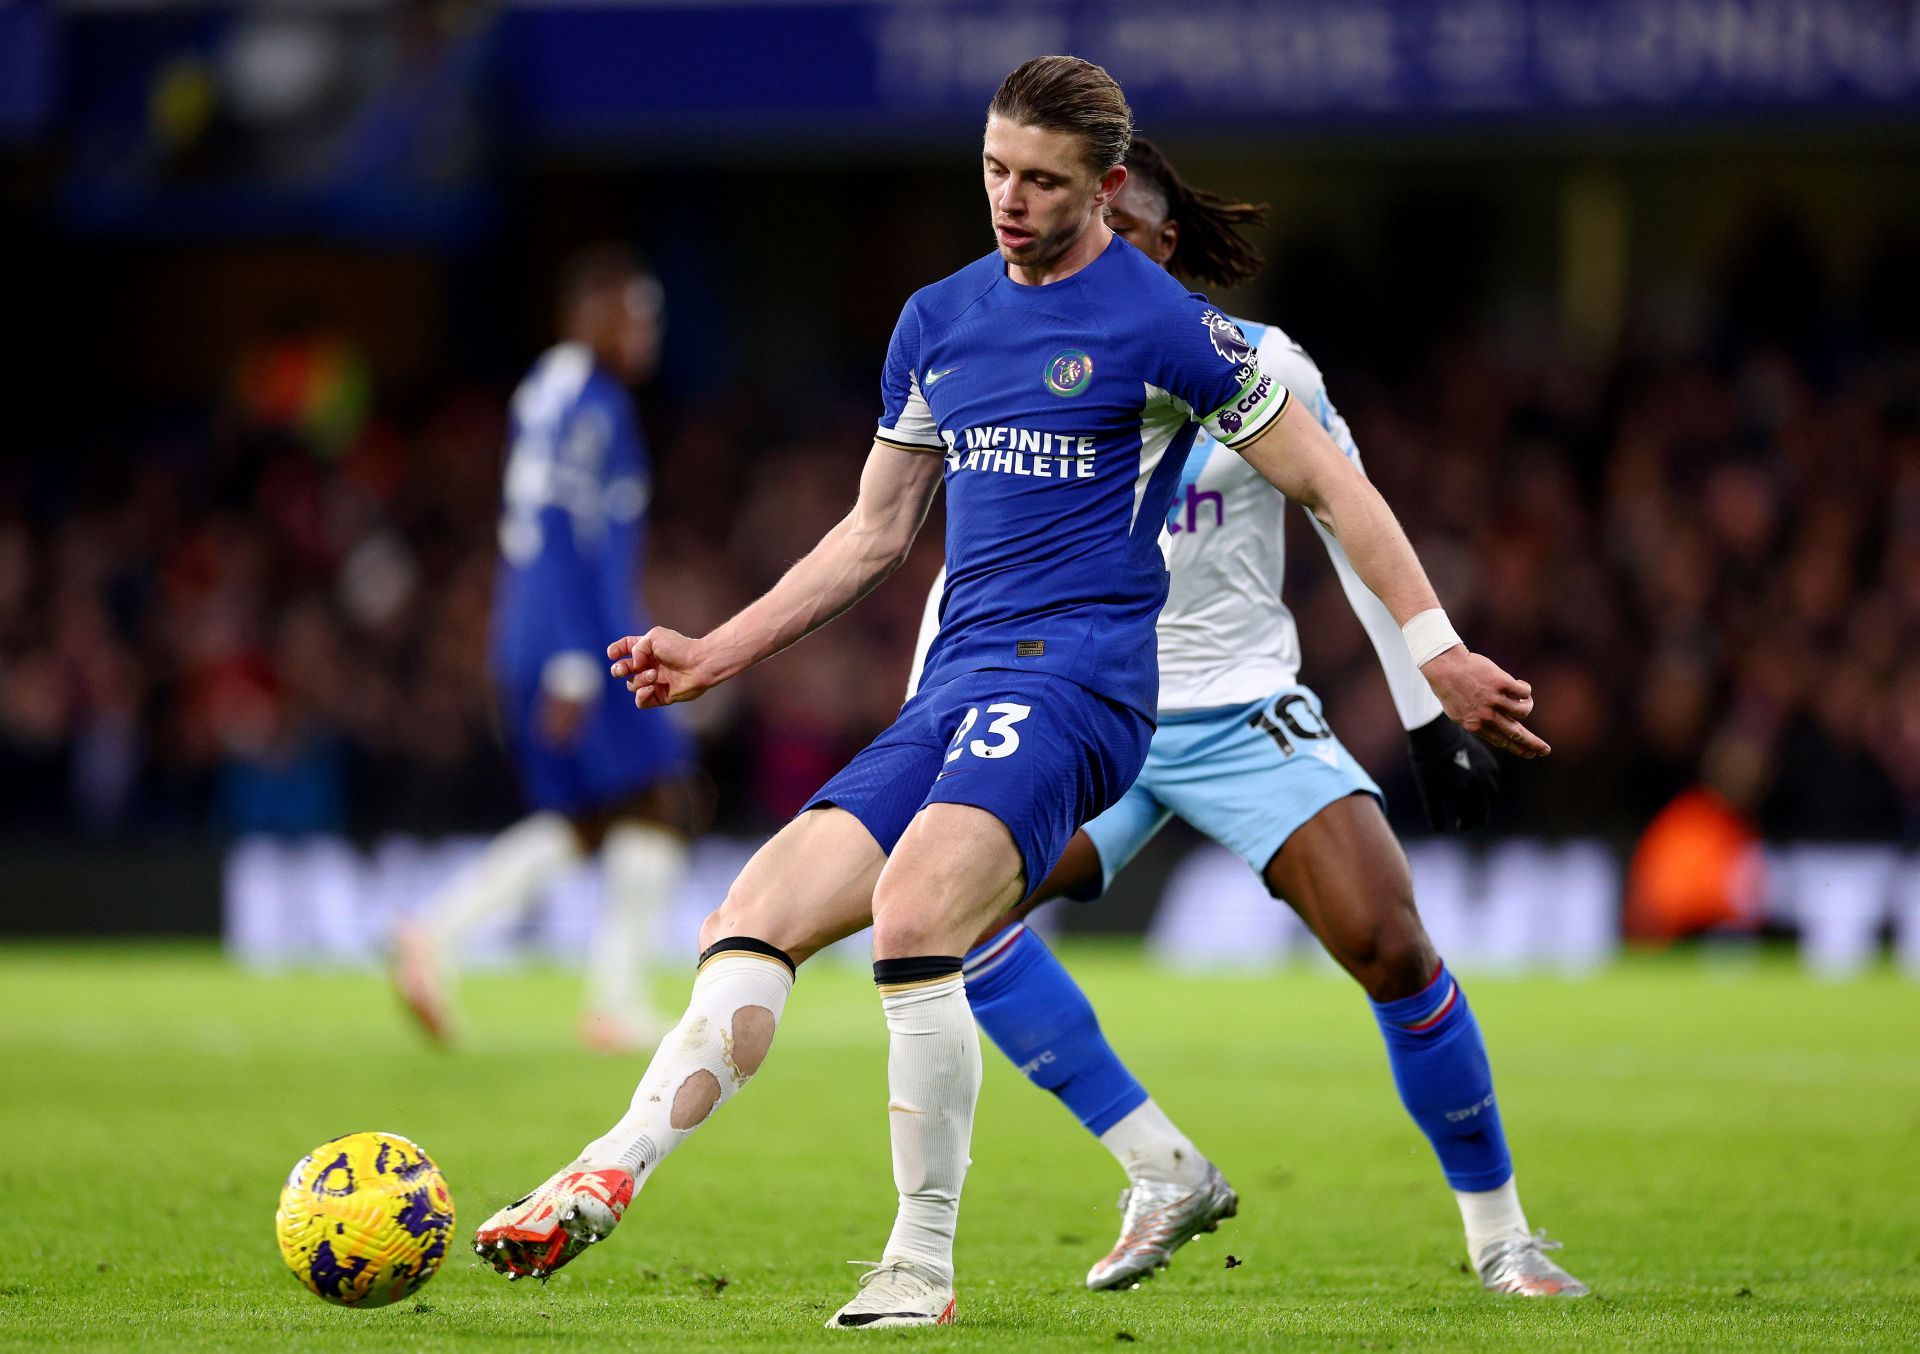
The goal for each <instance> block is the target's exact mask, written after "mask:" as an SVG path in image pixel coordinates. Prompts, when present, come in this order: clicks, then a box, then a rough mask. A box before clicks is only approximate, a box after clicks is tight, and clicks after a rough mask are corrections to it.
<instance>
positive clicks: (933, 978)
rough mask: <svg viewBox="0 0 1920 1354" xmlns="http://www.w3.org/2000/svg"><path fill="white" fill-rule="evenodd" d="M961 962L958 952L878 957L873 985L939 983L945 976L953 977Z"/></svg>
mask: <svg viewBox="0 0 1920 1354" xmlns="http://www.w3.org/2000/svg"><path fill="white" fill-rule="evenodd" d="M960 962H961V956H959V955H957V954H922V955H916V956H914V957H913V958H911V959H876V960H874V961H873V985H874V986H875V987H878V988H881V989H885V988H889V987H916V986H918V985H919V984H921V983H937V982H939V981H940V980H941V979H943V978H951V977H953V976H954V975H955V974H957V973H959V972H960Z"/></svg>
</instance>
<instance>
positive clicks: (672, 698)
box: [607, 625, 718, 710]
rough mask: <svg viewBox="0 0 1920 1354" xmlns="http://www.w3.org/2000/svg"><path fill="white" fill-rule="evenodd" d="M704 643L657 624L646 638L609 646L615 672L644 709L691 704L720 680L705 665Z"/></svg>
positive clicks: (636, 637) (627, 639)
mask: <svg viewBox="0 0 1920 1354" xmlns="http://www.w3.org/2000/svg"><path fill="white" fill-rule="evenodd" d="M701 647H702V646H701V642H700V641H699V640H697V639H689V638H688V637H687V636H685V635H683V634H681V633H680V632H679V631H678V630H669V629H667V628H666V627H665V626H660V625H656V626H654V627H653V629H651V630H649V631H647V633H646V634H644V635H627V636H625V637H623V638H621V639H616V640H615V641H614V642H613V643H611V644H609V645H608V646H607V657H608V658H610V659H612V660H613V667H612V669H611V670H612V672H613V675H614V676H615V677H618V678H620V679H621V680H623V681H624V682H626V684H627V690H629V691H631V692H632V693H633V703H634V704H635V705H636V706H638V707H639V708H640V709H642V710H650V709H652V708H653V707H654V706H656V705H673V704H676V703H678V702H680V701H690V700H692V699H693V698H694V697H696V696H698V695H700V694H701V693H702V692H704V691H705V690H706V689H707V688H708V687H710V686H712V685H713V684H714V682H715V681H717V680H718V678H716V677H714V676H711V675H709V674H708V672H707V670H706V668H705V666H704V665H703V664H702V662H701V659H702V657H703V655H702V652H701Z"/></svg>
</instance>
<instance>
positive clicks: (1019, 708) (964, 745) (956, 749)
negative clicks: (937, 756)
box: [947, 701, 1033, 762]
mask: <svg viewBox="0 0 1920 1354" xmlns="http://www.w3.org/2000/svg"><path fill="white" fill-rule="evenodd" d="M1032 713H1033V707H1032V706H1031V705H1021V704H1020V703H1019V702H1017V701H996V702H994V703H993V704H992V705H989V706H988V707H987V714H988V715H989V716H992V718H990V719H988V721H987V727H986V730H985V733H986V735H987V736H986V737H984V738H976V739H974V740H973V741H972V742H968V741H967V735H968V734H969V733H971V732H972V731H973V726H974V724H975V723H977V722H978V721H979V719H980V707H979V706H977V705H975V706H969V707H968V708H967V713H966V714H965V715H964V716H962V717H961V720H960V727H959V728H958V729H956V730H955V731H954V734H953V741H952V742H951V743H949V744H947V747H948V749H949V750H948V752H947V761H949V762H952V761H956V760H958V759H959V757H960V754H961V753H963V752H971V753H972V754H973V755H974V756H976V757H984V758H985V759H986V760H988V761H990V762H991V761H998V760H999V759H1000V758H1002V757H1011V756H1012V755H1013V754H1014V753H1016V752H1018V751H1019V750H1020V731H1019V730H1018V729H1016V728H1014V727H1013V726H1014V725H1016V724H1018V723H1019V722H1020V721H1021V720H1023V719H1025V718H1026V717H1027V716H1028V715H1030V714H1032ZM989 738H991V739H993V740H994V741H992V742H989V741H988V739H989Z"/></svg>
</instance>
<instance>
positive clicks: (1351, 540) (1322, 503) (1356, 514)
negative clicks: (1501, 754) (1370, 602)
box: [1234, 401, 1550, 757]
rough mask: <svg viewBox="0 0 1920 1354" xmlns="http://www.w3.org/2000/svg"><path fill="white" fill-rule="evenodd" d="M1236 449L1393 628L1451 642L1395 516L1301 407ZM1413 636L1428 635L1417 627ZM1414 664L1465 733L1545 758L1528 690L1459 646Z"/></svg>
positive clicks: (1520, 753) (1295, 406)
mask: <svg viewBox="0 0 1920 1354" xmlns="http://www.w3.org/2000/svg"><path fill="white" fill-rule="evenodd" d="M1234 449H1235V450H1236V451H1238V452H1239V453H1240V454H1241V455H1242V456H1244V457H1245V458H1246V459H1247V462H1248V464H1250V465H1251V466H1253V468H1254V469H1255V470H1258V471H1259V472H1260V473H1261V474H1262V475H1264V476H1265V477H1266V478H1267V480H1268V481H1269V482H1270V483H1271V484H1272V485H1273V487H1274V488H1276V489H1278V490H1279V491H1280V492H1281V493H1283V494H1285V495H1286V496H1287V497H1288V498H1290V499H1292V500H1293V501H1294V502H1296V503H1299V504H1301V505H1302V506H1304V507H1305V508H1306V509H1307V510H1308V511H1309V512H1311V513H1312V514H1313V515H1314V517H1316V518H1317V519H1318V520H1319V521H1320V522H1321V523H1322V524H1323V525H1324V526H1325V527H1326V529H1327V530H1328V531H1330V532H1332V533H1333V535H1334V536H1335V537H1336V538H1337V539H1338V540H1339V542H1340V543H1341V545H1343V546H1344V547H1345V548H1346V552H1347V558H1348V560H1349V561H1350V562H1351V563H1352V564H1353V567H1354V571H1355V572H1356V573H1358V574H1359V575H1360V580H1361V581H1362V582H1363V583H1365V584H1366V585H1367V587H1368V589H1369V590H1370V591H1371V592H1372V593H1373V595H1374V596H1376V597H1378V598H1379V599H1380V600H1381V602H1382V603H1384V604H1385V606H1386V608H1387V610H1388V611H1390V612H1391V613H1392V614H1393V619H1394V620H1395V622H1397V623H1398V624H1399V625H1401V626H1403V627H1404V626H1406V625H1407V624H1408V622H1410V621H1414V620H1415V618H1416V617H1420V618H1422V620H1423V621H1427V622H1429V623H1430V622H1432V621H1437V622H1438V624H1439V625H1440V626H1441V627H1443V629H1444V630H1445V633H1447V634H1450V633H1451V630H1450V628H1448V627H1446V621H1445V613H1444V612H1442V611H1441V610H1440V599H1439V598H1438V597H1437V596H1436V595H1435V594H1434V591H1433V584H1432V583H1430V582H1428V581H1427V574H1426V570H1424V569H1423V568H1421V567H1420V560H1419V557H1418V556H1416V555H1415V554H1414V553H1413V546H1412V544H1411V543H1410V542H1408V540H1407V536H1406V533H1405V532H1403V531H1402V530H1401V529H1400V523H1399V522H1398V521H1396V520H1395V518H1394V515H1393V510H1392V509H1391V508H1389V507H1388V506H1387V503H1386V500H1385V499H1383V498H1381V497H1380V491H1379V490H1378V489H1375V488H1374V487H1373V484H1372V482H1371V481H1369V480H1368V479H1367V477H1366V476H1365V475H1363V474H1361V473H1360V471H1359V470H1358V469H1357V468H1356V467H1355V466H1354V464H1353V463H1352V462H1351V461H1349V460H1348V459H1347V458H1346V457H1345V456H1344V455H1342V454H1341V452H1340V449H1339V448H1338V447H1336V446H1335V445H1334V444H1333V440H1332V439H1331V438H1329V437H1328V436H1327V434H1326V430H1325V429H1324V428H1322V427H1321V426H1320V425H1319V424H1318V423H1317V422H1315V421H1314V418H1313V416H1312V415H1311V414H1309V413H1307V412H1306V411H1305V410H1303V409H1301V408H1300V406H1299V402H1298V401H1293V402H1291V403H1290V404H1289V405H1288V407H1287V408H1286V410H1285V411H1284V412H1282V414H1281V416H1280V417H1279V418H1277V419H1275V420H1274V421H1273V422H1272V423H1270V424H1269V425H1268V426H1267V427H1266V428H1265V429H1264V430H1262V431H1261V432H1260V433H1259V434H1258V435H1257V436H1255V437H1254V438H1252V439H1250V440H1249V441H1247V442H1245V443H1243V444H1241V445H1239V446H1236V447H1235V448H1234ZM1428 613H1433V615H1432V616H1431V617H1429V615H1428ZM1416 628H1420V629H1426V628H1428V626H1427V625H1421V624H1420V623H1418V622H1416ZM1417 657H1418V658H1419V662H1420V672H1421V675H1422V676H1424V677H1425V678H1426V679H1427V684H1428V685H1429V686H1431V687H1432V688H1433V693H1434V695H1436V696H1438V697H1439V698H1440V705H1441V708H1442V709H1444V710H1445V711H1446V712H1447V714H1448V716H1449V717H1450V718H1452V719H1453V720H1454V721H1455V722H1456V723H1458V724H1459V725H1460V726H1461V727H1462V728H1464V729H1466V730H1467V731H1468V732H1470V733H1474V734H1478V735H1479V736H1480V737H1481V738H1483V739H1485V740H1486V741H1487V742H1489V743H1491V744H1492V745H1493V746H1494V747H1497V748H1501V749H1503V750H1505V751H1507V752H1511V753H1513V754H1514V755H1515V756H1516V757H1544V756H1545V755H1546V754H1547V753H1548V752H1549V751H1550V749H1549V748H1548V747H1547V745H1546V743H1545V742H1544V741H1543V740H1542V739H1541V738H1540V737H1539V736H1538V735H1536V734H1535V733H1533V732H1532V731H1531V730H1529V729H1528V728H1527V727H1526V725H1525V723H1524V722H1523V721H1524V720H1525V719H1526V718H1527V716H1528V715H1529V714H1531V713H1532V712H1533V688H1531V687H1530V686H1528V685H1527V684H1526V683H1525V682H1523V681H1521V680H1519V679H1518V678H1516V677H1512V676H1509V675H1508V674H1507V673H1506V672H1505V671H1504V670H1502V669H1501V667H1500V665H1499V664H1497V663H1495V662H1494V661H1493V660H1492V659H1490V658H1487V657H1485V656H1484V655H1482V654H1477V653H1474V652H1472V651H1471V650H1469V649H1468V648H1467V647H1466V645H1464V644H1462V643H1460V642H1459V641H1458V639H1457V638H1456V639H1455V640H1454V642H1453V643H1452V644H1449V645H1447V646H1446V647H1445V648H1443V649H1440V650H1439V651H1438V652H1435V653H1432V654H1428V655H1418V656H1417Z"/></svg>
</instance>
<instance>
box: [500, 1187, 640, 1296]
mask: <svg viewBox="0 0 1920 1354" xmlns="http://www.w3.org/2000/svg"><path fill="white" fill-rule="evenodd" d="M632 1200H633V1177H632V1176H630V1175H628V1174H627V1173H626V1172H625V1171H623V1170H620V1169H619V1168H618V1167H609V1168H606V1169H603V1170H597V1171H595V1170H584V1169H581V1168H579V1167H577V1166H569V1167H567V1168H566V1169H565V1170H563V1171H561V1172H560V1173H559V1174H558V1175H555V1176H554V1177H553V1178H552V1179H550V1180H548V1181H547V1183H546V1184H544V1185H542V1186H540V1188H539V1189H537V1190H535V1191H534V1192H533V1193H531V1194H529V1195H527V1197H526V1198H524V1199H516V1200H515V1201H514V1202H513V1203H510V1204H508V1205H507V1206H506V1207H505V1208H503V1209H501V1210H500V1211H499V1212H498V1213H495V1214H494V1215H493V1216H492V1217H490V1218H488V1219H487V1220H486V1221H485V1222H483V1223H481V1224H480V1227H479V1230H478V1231H476V1232H475V1233H474V1234H473V1249H474V1253H475V1254H477V1255H479V1256H480V1257H481V1258H482V1259H483V1260H485V1261H486V1262H487V1263H488V1264H490V1265H492V1266H493V1267H494V1268H495V1269H497V1270H499V1271H500V1272H501V1273H502V1274H504V1275H506V1276H507V1278H509V1279H518V1278H521V1277H526V1278H533V1279H544V1278H546V1277H547V1276H548V1275H549V1274H552V1273H553V1272H554V1271H555V1270H556V1269H558V1268H560V1266H562V1265H564V1264H566V1263H567V1262H568V1261H569V1260H571V1259H573V1258H574V1256H576V1255H578V1254H580V1252H582V1251H584V1250H585V1249H586V1248H587V1247H589V1246H591V1245H593V1244H594V1243H595V1242H596V1241H599V1240H600V1239H601V1238H602V1237H604V1236H606V1235H607V1234H608V1233H609V1232H611V1231H612V1230H613V1229H614V1228H615V1227H616V1226H617V1225H618V1224H619V1222H620V1218H621V1216H622V1215H623V1214H625V1213H626V1211H627V1205H628V1204H629V1203H630V1202H632Z"/></svg>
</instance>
